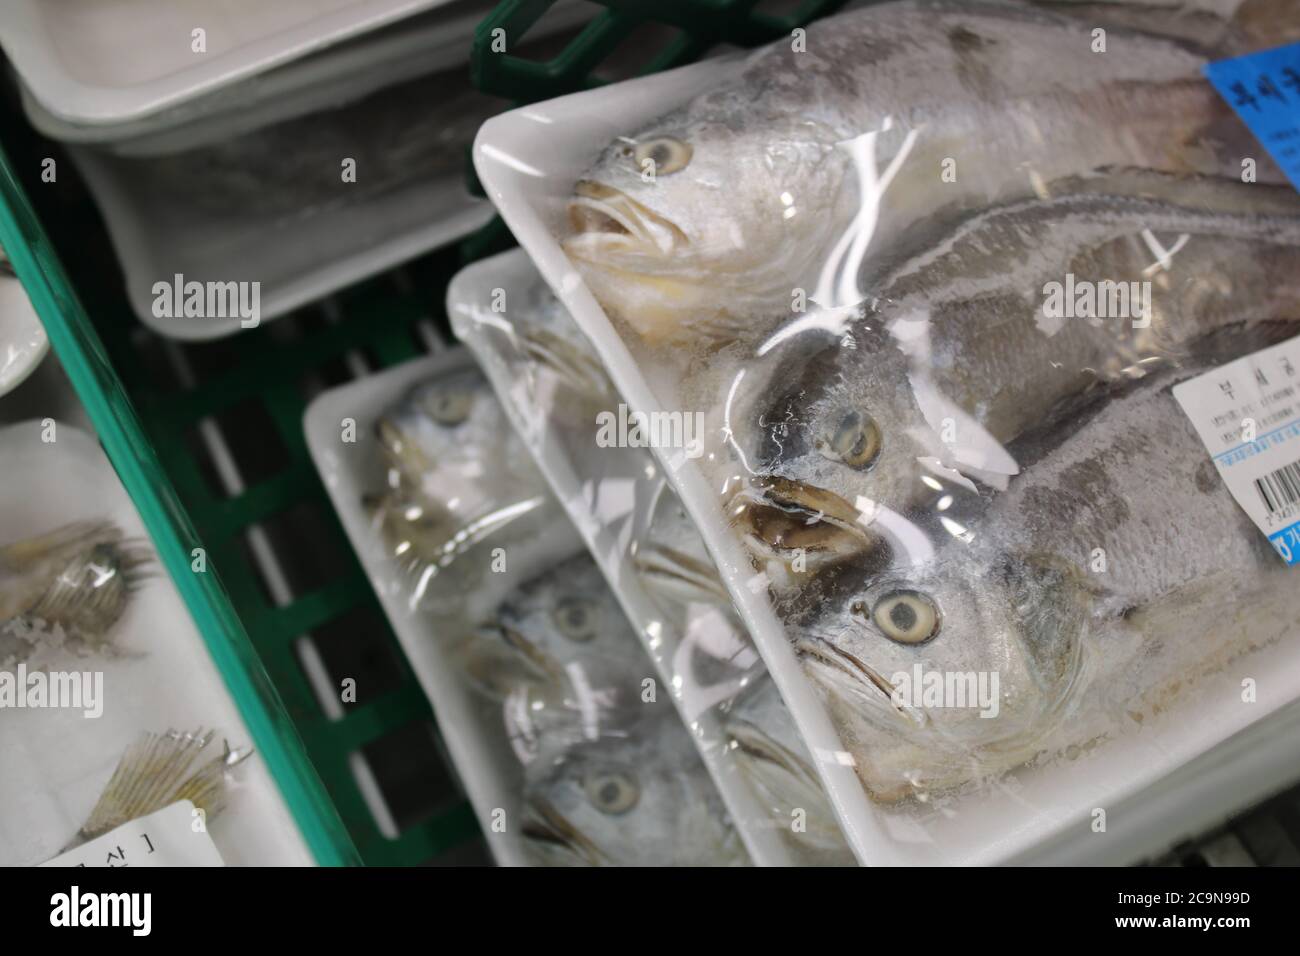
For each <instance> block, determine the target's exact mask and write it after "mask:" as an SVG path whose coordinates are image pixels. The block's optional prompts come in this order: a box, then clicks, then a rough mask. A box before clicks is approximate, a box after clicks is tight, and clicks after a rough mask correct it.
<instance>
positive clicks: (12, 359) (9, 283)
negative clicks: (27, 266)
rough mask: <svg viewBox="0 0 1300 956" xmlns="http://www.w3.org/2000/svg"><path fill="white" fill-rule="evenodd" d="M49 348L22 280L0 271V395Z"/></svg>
mask: <svg viewBox="0 0 1300 956" xmlns="http://www.w3.org/2000/svg"><path fill="white" fill-rule="evenodd" d="M3 261H4V256H3V253H0V262H3ZM49 350H50V340H49V339H48V338H46V336H45V326H43V325H42V324H41V320H40V317H39V316H37V314H36V310H35V309H34V308H32V302H31V299H29V298H27V291H26V290H25V289H24V288H23V284H22V283H21V282H19V281H18V279H17V277H15V276H11V275H5V274H3V273H0V395H4V394H5V393H6V392H10V391H13V390H14V389H15V388H17V387H18V386H19V385H21V384H22V383H23V381H24V380H25V379H26V378H27V376H29V375H31V374H32V372H34V371H35V370H36V366H38V365H40V364H41V359H43V358H45V353H47V352H48V351H49Z"/></svg>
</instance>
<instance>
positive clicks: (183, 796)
mask: <svg viewBox="0 0 1300 956" xmlns="http://www.w3.org/2000/svg"><path fill="white" fill-rule="evenodd" d="M213 736H214V732H213V731H204V730H203V729H202V728H200V729H198V730H196V731H194V732H193V733H181V732H179V731H175V730H169V731H167V732H166V733H163V734H153V733H145V734H141V735H140V737H138V738H137V739H136V740H135V742H134V743H132V744H131V745H130V746H129V747H128V748H127V749H126V752H125V753H124V754H122V758H121V759H120V760H119V761H118V764H117V767H116V769H114V771H113V775H112V777H110V778H109V781H108V784H107V785H106V786H105V787H104V791H103V793H101V794H100V797H99V800H98V801H97V802H96V803H95V806H94V809H92V810H91V811H90V815H89V816H88V817H87V818H86V822H85V824H84V825H82V827H81V829H80V830H79V831H78V833H77V837H76V839H75V840H74V841H73V843H71V844H69V847H67V848H65V849H68V848H71V847H72V846H76V845H79V844H81V843H83V842H85V841H88V840H93V839H94V838H95V837H97V836H101V835H103V834H105V833H108V832H109V831H110V830H113V829H115V828H117V827H119V826H121V825H122V824H124V823H127V822H129V821H131V820H135V819H138V818H140V817H143V816H148V815H149V814H151V813H154V812H156V811H158V810H162V809H163V808H165V807H169V806H171V805H172V804H173V803H176V802H178V801H180V800H189V801H190V802H191V803H193V804H194V805H195V807H197V808H199V809H201V810H203V811H204V813H205V814H206V815H207V816H208V817H209V818H211V817H213V816H215V815H216V814H217V813H219V812H220V810H221V809H222V807H223V805H224V798H225V774H226V772H227V771H228V770H229V769H231V768H232V767H234V766H235V765H237V764H239V763H240V762H242V761H243V760H245V759H247V758H248V757H249V756H250V755H251V753H252V750H251V749H249V750H238V751H233V750H231V749H230V747H229V745H226V746H225V747H224V752H223V753H222V754H221V755H220V756H218V757H215V758H213V759H212V760H211V761H208V762H206V763H204V764H203V765H201V766H199V767H198V768H197V769H194V762H195V760H196V759H197V758H198V755H199V753H200V752H201V751H202V750H203V749H204V748H205V747H207V745H208V744H209V742H211V740H212V738H213Z"/></svg>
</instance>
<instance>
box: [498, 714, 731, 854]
mask: <svg viewBox="0 0 1300 956" xmlns="http://www.w3.org/2000/svg"><path fill="white" fill-rule="evenodd" d="M665 717H666V719H662V720H659V719H656V720H653V721H650V722H649V723H648V724H646V725H644V726H643V727H642V728H639V729H638V732H637V733H636V734H634V735H631V736H628V737H605V738H602V739H601V740H598V741H594V742H589V743H585V744H580V745H578V746H574V747H569V748H567V749H566V750H565V751H563V752H562V753H559V754H558V755H556V756H555V757H554V758H553V759H539V760H537V761H535V762H534V763H532V764H530V765H529V767H528V769H527V771H526V775H525V785H524V807H525V809H524V825H523V835H524V839H525V840H526V841H527V842H528V844H529V845H530V846H531V847H532V848H533V849H534V850H535V851H536V852H537V853H538V855H539V856H541V857H542V858H543V859H545V860H546V861H547V862H549V863H552V864H558V865H588V866H628V865H637V866H672V865H676V866H686V865H697V866H699V865H714V866H716V865H726V864H729V863H737V862H741V861H742V860H743V859H744V850H743V849H742V847H741V845H740V841H739V839H738V837H737V836H736V833H735V831H734V829H733V828H732V826H731V823H730V820H729V818H728V817H727V815H726V813H725V811H724V810H723V808H722V804H721V801H720V800H719V799H718V796H717V791H716V790H715V789H714V787H713V783H712V781H711V780H710V779H709V776H708V774H707V773H706V772H705V770H704V767H703V765H702V764H700V762H699V758H698V757H697V756H696V755H695V753H694V748H693V746H692V744H691V742H690V740H689V738H688V737H687V736H686V732H685V730H684V729H683V728H682V727H681V726H680V724H679V723H678V722H677V717H676V715H675V714H666V715H665Z"/></svg>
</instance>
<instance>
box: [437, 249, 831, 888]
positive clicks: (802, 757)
mask: <svg viewBox="0 0 1300 956" xmlns="http://www.w3.org/2000/svg"><path fill="white" fill-rule="evenodd" d="M447 311H448V314H449V315H450V316H451V319H452V326H453V329H454V330H455V331H456V333H457V335H458V336H459V337H460V338H461V340H462V341H464V342H465V343H466V344H467V345H468V346H469V347H470V349H471V350H472V351H473V352H474V354H475V356H476V358H477V359H478V361H479V364H480V365H481V366H482V368H483V369H484V372H485V373H486V375H487V377H488V378H489V379H490V380H491V381H492V383H493V385H494V387H495V389H496V391H497V394H498V395H499V397H500V399H501V402H502V404H503V405H504V406H505V409H506V411H507V412H508V413H509V417H510V419H511V422H512V424H513V426H514V429H515V431H516V432H517V433H518V434H519V435H520V436H522V439H523V442H524V443H525V444H526V445H527V447H528V448H529V449H530V450H531V452H532V453H533V455H534V457H535V458H536V459H537V462H538V465H539V467H540V468H541V470H542V472H543V473H544V474H545V475H546V477H547V479H548V480H549V482H550V484H551V487H552V489H553V490H554V491H555V493H556V495H557V497H558V498H559V500H560V501H561V502H562V503H563V504H564V506H565V508H566V509H567V510H568V513H569V516H570V517H571V518H572V519H573V522H574V524H575V525H576V526H577V528H578V529H579V531H580V532H581V533H582V535H583V538H584V540H585V541H586V543H587V546H588V549H589V550H590V551H591V553H592V555H593V556H594V557H595V559H596V563H597V564H599V565H600V568H601V570H602V571H603V572H604V575H605V578H606V580H608V581H609V582H610V585H611V586H612V587H613V588H614V589H615V590H616V591H617V592H618V594H619V597H620V600H621V601H622V604H623V606H624V607H625V608H626V609H627V613H628V617H629V619H630V620H631V621H632V623H633V624H634V626H635V629H636V633H637V634H638V635H639V636H640V637H641V638H642V641H643V642H644V644H645V647H646V650H647V652H648V653H649V654H650V656H651V657H652V658H653V659H654V661H655V663H656V665H657V666H658V670H659V674H660V676H661V679H662V680H663V682H664V684H665V686H666V687H667V688H668V689H669V692H670V693H671V694H672V696H673V699H674V700H675V702H676V703H677V705H678V709H679V711H680V713H681V716H682V719H683V720H684V721H685V722H686V723H687V725H688V726H689V727H690V729H691V732H692V734H693V735H694V736H695V738H696V739H697V740H698V741H699V743H700V746H701V749H702V751H703V755H704V758H705V760H706V761H708V762H709V763H710V764H712V765H713V766H714V767H715V768H716V769H715V777H716V779H717V780H718V781H719V787H720V789H721V790H722V793H723V795H724V798H727V802H728V805H729V806H730V807H731V809H732V815H733V818H734V819H735V820H736V822H737V825H738V826H739V827H740V828H741V830H742V831H743V832H745V834H746V837H747V843H748V845H749V846H750V848H751V852H752V854H753V855H754V858H755V860H756V861H757V862H760V863H769V864H792V863H798V864H819V863H820V864H828V865H840V864H845V863H851V862H852V860H853V858H852V855H851V854H850V852H849V850H848V847H847V844H846V843H845V842H844V839H843V837H842V836H841V835H840V832H839V827H838V824H837V823H836V821H835V816H834V812H833V811H832V809H831V807H830V805H829V802H828V801H827V799H826V796H825V794H824V793H823V792H822V789H821V786H820V783H819V782H818V778H817V774H816V771H815V769H814V768H813V765H812V759H811V757H810V756H809V755H808V753H807V750H806V748H805V747H804V745H803V743H802V741H801V740H800V739H799V736H798V733H797V731H796V730H795V728H794V724H793V722H792V721H791V720H790V715H789V713H788V711H787V710H786V708H785V706H784V704H783V703H782V702H781V698H780V695H779V693H778V692H777V691H776V688H775V687H774V685H773V684H772V681H771V679H770V678H769V677H768V676H767V675H766V673H765V669H764V666H763V663H762V660H761V658H760V657H759V656H758V653H757V652H756V651H755V649H754V647H753V645H752V643H751V642H750V640H749V635H748V633H747V632H746V631H745V629H744V627H743V625H742V624H741V623H740V621H739V620H738V619H737V617H736V616H735V612H734V610H733V608H732V604H731V599H730V597H729V596H728V594H727V591H726V589H725V587H724V586H723V584H722V581H721V579H720V578H719V577H718V574H717V570H716V569H715V567H714V566H713V563H712V560H711V559H710V557H709V554H708V552H707V551H706V550H705V548H704V543H703V541H702V540H701V539H700V536H699V533H698V532H697V531H696V530H695V528H694V526H693V525H692V524H691V522H690V519H689V518H688V517H687V516H686V513H685V511H684V509H683V508H682V506H681V503H680V501H679V500H678V498H677V495H676V494H675V493H674V492H673V490H672V488H671V486H670V485H669V484H668V481H667V479H666V478H665V477H664V475H663V473H662V472H661V471H660V469H659V467H658V464H657V463H656V462H655V460H654V457H653V455H651V453H650V452H649V450H647V449H644V448H630V447H627V446H626V445H625V444H620V443H619V442H618V440H617V434H618V420H619V405H620V403H619V401H618V399H617V398H616V396H615V393H614V391H613V386H612V385H611V384H610V382H609V380H608V378H607V377H606V376H605V374H604V372H603V370H602V369H601V368H600V365H599V361H598V359H597V358H596V356H595V354H594V352H593V351H592V350H591V346H590V344H589V343H588V342H587V340H586V338H585V337H584V336H583V335H582V333H581V332H580V331H579V330H578V328H577V326H576V325H575V324H574V323H573V320H572V318H571V317H570V316H569V315H568V313H566V312H565V311H564V308H563V306H561V305H560V304H559V302H558V301H557V300H556V299H555V297H554V295H552V294H551V292H550V290H549V289H548V288H547V287H546V285H545V283H544V282H542V280H541V277H540V276H539V275H538V274H537V271H536V269H535V268H533V266H532V264H531V263H530V262H529V261H528V257H527V255H526V254H525V253H524V252H523V251H522V250H515V251H512V252H508V253H503V254H502V255H499V256H496V257H494V258H492V259H489V260H486V261H484V262H482V263H478V264H475V265H473V266H470V267H468V268H467V269H465V270H464V271H462V272H461V273H460V274H459V275H458V276H457V277H456V278H455V279H453V280H452V283H451V285H450V287H449V289H448V296H447ZM625 417H626V416H625Z"/></svg>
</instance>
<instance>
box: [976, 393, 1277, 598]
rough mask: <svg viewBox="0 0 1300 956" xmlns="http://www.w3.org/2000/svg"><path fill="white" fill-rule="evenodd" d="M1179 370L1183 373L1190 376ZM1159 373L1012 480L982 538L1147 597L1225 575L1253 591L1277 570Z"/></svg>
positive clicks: (988, 516)
mask: <svg viewBox="0 0 1300 956" xmlns="http://www.w3.org/2000/svg"><path fill="white" fill-rule="evenodd" d="M1191 374H1193V373H1192V372H1190V371H1188V372H1182V373H1180V375H1179V377H1184V378H1185V377H1190V376H1191ZM1174 381H1175V379H1174V377H1172V376H1170V375H1160V376H1157V377H1156V378H1155V380H1154V381H1152V382H1149V383H1143V384H1141V385H1140V386H1138V387H1137V388H1136V389H1135V390H1134V391H1133V392H1132V394H1129V395H1126V396H1124V397H1121V398H1118V399H1116V400H1115V401H1113V402H1111V403H1110V404H1109V406H1108V407H1107V408H1105V409H1104V410H1103V411H1101V412H1100V413H1099V414H1098V415H1097V416H1096V417H1095V418H1093V419H1092V420H1091V421H1089V422H1088V423H1087V424H1086V425H1085V426H1084V427H1083V428H1082V429H1081V430H1080V431H1079V432H1078V433H1077V434H1076V435H1075V436H1073V437H1072V438H1070V439H1068V440H1067V441H1066V442H1065V443H1064V444H1062V445H1061V446H1060V447H1059V448H1057V449H1056V450H1055V451H1053V452H1052V453H1051V454H1049V455H1048V456H1047V457H1046V458H1045V459H1044V460H1043V461H1041V462H1039V463H1038V464H1036V465H1035V466H1033V467H1032V468H1031V469H1030V470H1029V471H1028V472H1027V473H1026V474H1024V475H1022V476H1021V477H1020V478H1018V479H1017V480H1016V481H1015V482H1013V483H1012V486H1011V488H1010V489H1009V490H1008V491H1007V492H1005V493H1004V494H1002V495H1000V496H999V497H998V498H997V499H996V501H995V503H994V505H993V506H992V507H991V508H990V510H989V511H988V512H987V513H986V514H985V515H984V516H983V519H982V527H984V528H986V529H987V531H986V541H985V547H986V548H987V547H993V548H995V549H996V550H998V551H1000V552H1005V551H1016V552H1019V553H1021V554H1034V553H1044V552H1049V553H1055V554H1058V555H1060V556H1061V557H1064V558H1066V559H1068V560H1069V561H1071V562H1072V563H1074V564H1075V565H1076V566H1078V567H1079V568H1080V569H1081V570H1086V569H1088V568H1089V567H1090V563H1091V561H1092V559H1093V552H1094V549H1097V548H1101V549H1104V551H1105V557H1106V564H1107V570H1106V572H1105V573H1104V574H1098V575H1096V576H1095V580H1096V581H1097V582H1098V583H1099V584H1100V585H1101V586H1103V587H1105V588H1106V589H1107V590H1109V591H1113V592H1117V593H1118V594H1120V595H1122V596H1123V599H1124V601H1125V602H1126V603H1127V604H1128V605H1129V606H1131V607H1137V608H1140V607H1144V606H1147V605H1150V604H1152V603H1155V602H1157V601H1159V600H1161V599H1162V598H1164V597H1167V596H1169V595H1170V594H1172V593H1174V592H1175V591H1177V590H1178V589H1179V588H1182V587H1185V586H1187V585H1189V584H1192V583H1194V582H1197V581H1200V580H1204V579H1207V578H1211V577H1214V576H1218V575H1223V574H1229V575H1232V576H1233V577H1234V578H1236V579H1238V580H1239V582H1240V586H1241V588H1242V590H1243V592H1245V591H1249V590H1254V589H1256V588H1257V587H1259V586H1260V585H1261V583H1262V582H1264V581H1266V580H1267V579H1268V578H1269V577H1271V576H1272V574H1274V573H1276V572H1277V571H1278V569H1279V568H1280V562H1279V561H1278V560H1277V557H1276V555H1274V554H1273V553H1272V551H1271V549H1269V548H1268V547H1267V546H1266V542H1265V540H1264V538H1263V535H1262V534H1261V533H1260V532H1259V530H1258V529H1257V528H1256V527H1255V526H1254V525H1253V524H1252V522H1251V521H1250V519H1249V518H1248V517H1247V516H1246V514H1245V512H1244V511H1242V510H1241V508H1240V507H1239V506H1238V505H1237V503H1236V501H1235V500H1233V497H1232V495H1231V493H1230V492H1229V491H1228V489H1227V486H1226V485H1225V484H1224V482H1223V481H1222V479H1221V478H1220V477H1219V475H1218V474H1217V472H1216V470H1215V468H1214V465H1213V463H1212V462H1211V460H1210V458H1209V454H1208V452H1206V450H1205V448H1204V446H1203V445H1202V443H1201V441H1200V438H1199V436H1198V435H1197V434H1196V432H1195V430H1194V429H1193V427H1192V425H1191V422H1190V421H1189V420H1188V418H1187V416H1186V414H1185V413H1184V412H1183V410H1182V409H1181V408H1180V407H1179V406H1178V403H1177V401H1176V400H1175V399H1174V397H1173V396H1172V394H1170V391H1169V389H1170V388H1171V387H1172V385H1173V383H1174Z"/></svg>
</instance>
